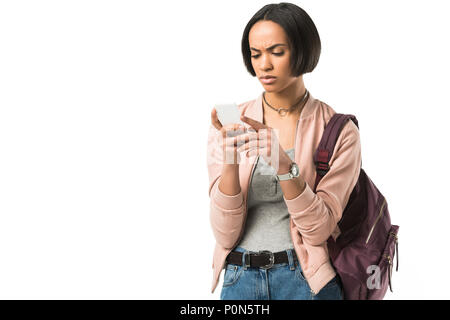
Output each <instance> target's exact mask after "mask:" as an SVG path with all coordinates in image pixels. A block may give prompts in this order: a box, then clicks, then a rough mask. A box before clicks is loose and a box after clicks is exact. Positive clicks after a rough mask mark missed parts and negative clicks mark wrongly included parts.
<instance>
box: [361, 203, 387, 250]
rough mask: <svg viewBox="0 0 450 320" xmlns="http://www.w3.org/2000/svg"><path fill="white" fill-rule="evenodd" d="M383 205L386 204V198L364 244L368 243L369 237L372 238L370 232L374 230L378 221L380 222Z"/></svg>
mask: <svg viewBox="0 0 450 320" xmlns="http://www.w3.org/2000/svg"><path fill="white" fill-rule="evenodd" d="M385 204H386V198H385V199H384V201H383V205H382V206H381V209H380V214H379V215H378V217H377V218H376V220H375V223H374V224H373V226H372V228H371V229H370V232H369V236H368V237H367V240H366V244H367V243H368V242H369V239H370V237H371V236H372V232H373V230H374V228H375V226H376V224H377V223H378V221H379V220H380V218H381V215H382V214H383V208H384V205H385Z"/></svg>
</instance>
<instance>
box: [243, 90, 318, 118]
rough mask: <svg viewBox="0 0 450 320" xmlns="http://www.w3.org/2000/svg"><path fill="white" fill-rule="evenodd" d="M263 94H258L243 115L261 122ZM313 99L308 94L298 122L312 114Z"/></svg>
mask: <svg viewBox="0 0 450 320" xmlns="http://www.w3.org/2000/svg"><path fill="white" fill-rule="evenodd" d="M263 93H264V91H263V92H261V93H260V94H259V96H258V97H257V98H256V99H255V100H254V101H253V102H252V103H250V104H249V106H248V107H247V109H246V110H244V113H243V114H244V115H245V116H247V117H249V118H252V119H254V120H256V121H259V122H261V123H262V122H263V103H262V102H263ZM315 100H316V99H315V98H314V97H313V96H312V94H311V92H310V93H309V97H308V100H306V104H305V106H304V107H303V110H302V112H301V113H300V120H303V119H305V118H307V117H309V116H311V115H312V114H313V111H314V109H315V108H314V106H315Z"/></svg>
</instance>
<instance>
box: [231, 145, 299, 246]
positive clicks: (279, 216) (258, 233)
mask: <svg viewBox="0 0 450 320" xmlns="http://www.w3.org/2000/svg"><path fill="white" fill-rule="evenodd" d="M286 153H287V154H288V155H289V157H290V158H291V159H292V160H294V148H291V149H289V150H286ZM275 175H276V172H275V169H274V168H273V167H272V166H270V165H268V164H267V163H266V162H265V160H264V158H263V157H259V158H258V162H257V164H256V167H255V170H254V172H253V176H252V179H251V183H250V187H249V192H248V200H247V201H248V208H247V220H246V223H245V227H244V228H245V230H244V234H243V236H242V239H241V241H240V243H239V246H240V247H242V248H244V249H246V250H249V251H260V250H269V251H272V252H278V251H283V250H286V249H289V248H291V249H292V248H294V245H293V244H292V239H291V234H290V231H289V228H290V227H289V212H288V210H287V207H286V203H285V202H284V199H283V191H282V189H281V186H280V184H279V182H278V181H277V180H276V177H275Z"/></svg>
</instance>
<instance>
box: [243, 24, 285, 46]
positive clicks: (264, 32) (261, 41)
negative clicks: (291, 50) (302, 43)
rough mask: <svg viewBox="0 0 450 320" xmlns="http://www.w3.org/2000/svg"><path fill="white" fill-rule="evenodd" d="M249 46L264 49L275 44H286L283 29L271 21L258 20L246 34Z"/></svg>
mask: <svg viewBox="0 0 450 320" xmlns="http://www.w3.org/2000/svg"><path fill="white" fill-rule="evenodd" d="M248 41H249V45H250V47H253V48H256V49H259V50H261V49H262V50H265V49H266V48H268V47H270V46H272V45H274V44H277V43H283V44H286V45H287V44H288V39H287V36H286V33H285V32H284V29H283V28H282V27H281V26H280V25H279V24H278V23H275V22H273V21H263V20H260V21H258V22H257V23H255V24H254V25H253V26H252V28H251V29H250V32H249V35H248Z"/></svg>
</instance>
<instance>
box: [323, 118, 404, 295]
mask: <svg viewBox="0 0 450 320" xmlns="http://www.w3.org/2000/svg"><path fill="white" fill-rule="evenodd" d="M349 119H351V120H352V121H353V122H354V123H355V124H356V126H357V127H358V129H359V126H358V120H356V117H355V116H354V115H352V114H341V113H335V114H334V115H333V117H332V118H331V119H330V121H329V122H328V124H327V125H326V127H325V130H324V133H323V136H322V139H321V141H320V144H319V146H318V148H317V150H316V152H315V154H314V163H315V164H316V170H317V175H316V182H315V185H314V192H316V188H317V184H318V183H319V181H320V179H322V177H323V176H324V175H325V174H326V173H327V171H328V169H329V166H328V161H329V160H330V158H331V155H332V154H333V150H334V146H335V144H336V141H337V139H338V136H339V133H340V132H341V130H342V128H343V127H344V125H345V124H346V123H347V120H349ZM338 226H339V229H340V231H341V234H340V235H339V236H338V237H337V238H336V241H335V240H334V239H333V237H331V236H330V237H329V238H328V241H327V244H328V252H329V255H330V259H331V262H332V264H333V266H334V268H335V270H336V272H337V274H338V275H339V277H340V279H341V283H342V286H343V289H344V299H345V300H375V299H379V300H381V299H383V297H384V295H385V294H386V291H387V287H388V285H389V289H390V290H391V291H392V284H391V277H392V268H393V258H394V255H395V252H396V251H397V268H396V271H398V238H397V234H398V229H399V226H397V225H392V224H391V218H390V216H389V211H388V206H387V202H386V199H385V198H384V196H383V195H382V194H381V192H380V191H379V190H378V189H377V187H376V186H375V184H374V183H373V182H372V180H370V178H369V177H368V176H367V174H366V173H365V171H364V170H363V169H362V168H361V171H360V173H359V178H358V181H357V182H356V185H355V187H354V189H353V191H352V193H351V194H350V197H349V200H348V203H347V206H346V207H345V209H344V211H343V213H342V218H341V219H340V220H339V222H338Z"/></svg>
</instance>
